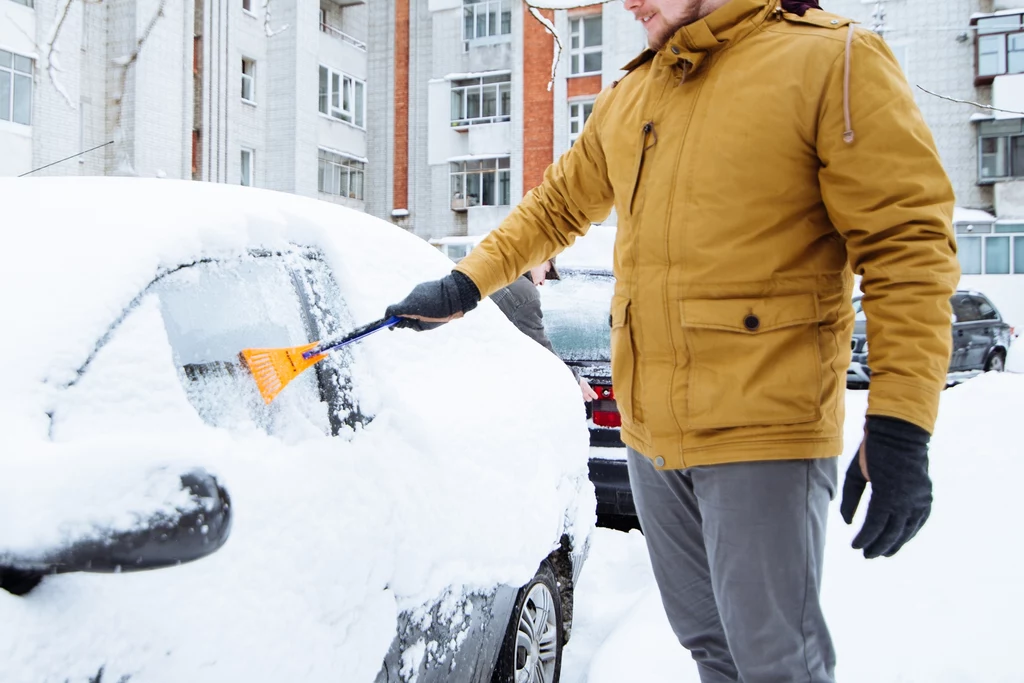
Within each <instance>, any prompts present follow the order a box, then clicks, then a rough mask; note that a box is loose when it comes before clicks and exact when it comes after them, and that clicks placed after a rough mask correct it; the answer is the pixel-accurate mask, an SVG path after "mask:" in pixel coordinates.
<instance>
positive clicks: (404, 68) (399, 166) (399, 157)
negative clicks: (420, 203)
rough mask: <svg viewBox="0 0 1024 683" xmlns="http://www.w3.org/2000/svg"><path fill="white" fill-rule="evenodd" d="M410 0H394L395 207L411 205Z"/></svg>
mask: <svg viewBox="0 0 1024 683" xmlns="http://www.w3.org/2000/svg"><path fill="white" fill-rule="evenodd" d="M409 2H410V0H395V104H394V109H395V127H394V136H395V149H394V162H393V164H394V165H393V171H392V172H393V176H392V184H393V185H394V189H393V190H392V200H391V201H392V204H393V206H392V207H391V208H392V209H406V208H408V207H409Z"/></svg>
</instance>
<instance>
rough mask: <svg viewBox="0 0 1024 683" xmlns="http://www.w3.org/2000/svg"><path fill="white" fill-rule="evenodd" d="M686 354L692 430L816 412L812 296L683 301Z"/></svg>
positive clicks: (812, 417)
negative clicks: (687, 354) (688, 367)
mask: <svg viewBox="0 0 1024 683" xmlns="http://www.w3.org/2000/svg"><path fill="white" fill-rule="evenodd" d="M680 313H681V317H682V324H683V328H684V329H683V332H684V336H685V339H686V346H687V350H688V351H689V354H690V363H689V366H690V372H689V378H688V380H689V381H688V386H687V397H686V399H687V400H686V403H687V405H686V408H685V411H684V413H683V415H684V416H685V419H686V423H687V426H688V427H689V428H691V429H721V428H729V427H750V426H771V425H787V424H800V423H806V422H814V421H816V420H818V419H820V418H821V390H822V370H821V352H820V350H819V345H818V322H819V319H820V315H819V309H818V298H817V296H815V295H814V294H793V295H789V296H776V297H769V298H760V299H691V300H684V301H682V302H680Z"/></svg>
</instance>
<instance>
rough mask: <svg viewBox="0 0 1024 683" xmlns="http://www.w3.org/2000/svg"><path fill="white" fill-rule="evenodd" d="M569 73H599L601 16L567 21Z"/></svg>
mask: <svg viewBox="0 0 1024 683" xmlns="http://www.w3.org/2000/svg"><path fill="white" fill-rule="evenodd" d="M569 73H570V74H571V75H573V76H579V75H583V74H599V73H601V15H600V14H593V15H590V16H584V17H577V18H575V19H570V20H569Z"/></svg>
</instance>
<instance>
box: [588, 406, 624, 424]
mask: <svg viewBox="0 0 1024 683" xmlns="http://www.w3.org/2000/svg"><path fill="white" fill-rule="evenodd" d="M594 424H596V425H597V426H598V427H621V426H622V416H621V415H619V411H618V410H595V411H594Z"/></svg>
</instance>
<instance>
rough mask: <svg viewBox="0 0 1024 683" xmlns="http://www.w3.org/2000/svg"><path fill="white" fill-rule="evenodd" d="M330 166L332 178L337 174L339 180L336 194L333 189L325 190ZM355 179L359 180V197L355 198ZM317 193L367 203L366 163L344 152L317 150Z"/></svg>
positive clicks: (321, 148)
mask: <svg viewBox="0 0 1024 683" xmlns="http://www.w3.org/2000/svg"><path fill="white" fill-rule="evenodd" d="M332 157H336V158H332ZM328 166H329V167H330V173H331V174H332V178H333V177H335V174H337V178H338V179H339V182H338V185H337V187H338V192H334V191H333V187H332V189H330V190H328V189H325V187H326V186H327V182H326V180H327V173H328ZM339 169H344V175H342V174H341V172H340V170H339ZM353 178H358V179H359V180H358V183H357V184H358V188H359V190H358V192H357V193H356V195H357V196H354V197H353V196H352V194H353V191H352V188H353V182H352V181H353ZM342 183H344V185H345V187H344V188H343V187H342V186H341V185H342ZM331 185H332V186H333V185H334V183H333V182H332V183H331ZM317 192H319V193H321V194H326V195H331V196H333V197H344V198H345V199H355V200H358V201H366V162H365V161H363V160H362V159H357V158H355V157H353V156H351V155H348V154H344V153H342V152H335V151H333V150H330V149H325V148H323V147H319V148H317Z"/></svg>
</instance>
